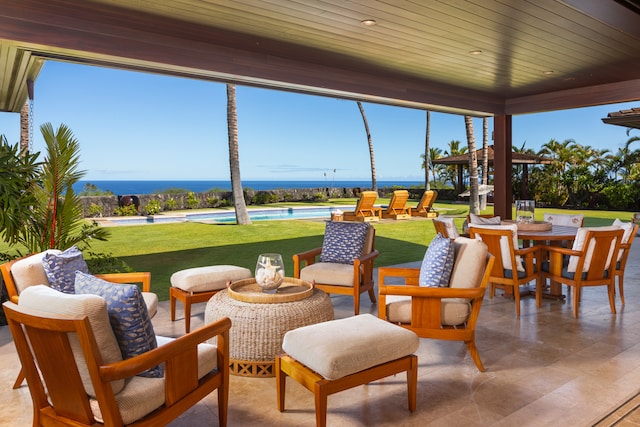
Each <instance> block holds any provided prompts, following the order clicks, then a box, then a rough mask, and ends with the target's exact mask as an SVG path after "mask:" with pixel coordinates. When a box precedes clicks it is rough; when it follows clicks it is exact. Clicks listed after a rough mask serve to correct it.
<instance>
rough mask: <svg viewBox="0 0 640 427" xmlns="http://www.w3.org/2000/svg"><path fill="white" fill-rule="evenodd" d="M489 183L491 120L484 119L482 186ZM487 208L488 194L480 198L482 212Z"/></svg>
mask: <svg viewBox="0 0 640 427" xmlns="http://www.w3.org/2000/svg"><path fill="white" fill-rule="evenodd" d="M488 183H489V118H488V117H485V118H483V119H482V184H483V185H487V184H488ZM486 208H487V194H486V193H485V194H483V195H482V196H481V197H480V210H484V209H486Z"/></svg>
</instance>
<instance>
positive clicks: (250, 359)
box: [204, 289, 333, 377]
mask: <svg viewBox="0 0 640 427" xmlns="http://www.w3.org/2000/svg"><path fill="white" fill-rule="evenodd" d="M223 317H228V318H230V319H231V330H230V331H229V359H230V373H231V374H233V375H239V376H244V377H273V376H275V372H274V365H275V356H276V354H278V353H281V352H282V339H283V337H284V334H285V333H287V332H288V331H290V330H292V329H296V328H299V327H301V326H307V325H311V324H314V323H320V322H325V321H327V320H333V304H332V303H331V299H330V298H329V295H327V294H326V293H325V292H323V291H321V290H319V289H313V292H311V293H310V296H308V297H306V298H303V299H300V300H295V301H288V302H282V303H279V302H268V303H254V302H246V301H240V300H237V299H234V298H232V297H231V296H230V295H229V292H228V290H227V289H225V290H223V291H220V292H218V293H217V294H215V295H214V296H213V297H211V299H210V300H209V302H207V306H206V309H205V315H204V322H205V324H209V323H211V322H214V321H216V320H218V319H221V318H223Z"/></svg>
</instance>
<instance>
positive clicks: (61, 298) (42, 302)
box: [18, 285, 124, 397]
mask: <svg viewBox="0 0 640 427" xmlns="http://www.w3.org/2000/svg"><path fill="white" fill-rule="evenodd" d="M18 307H19V308H21V309H24V308H26V309H27V310H30V314H32V315H34V314H35V315H38V316H40V317H48V318H52V319H55V318H65V317H69V316H72V317H84V316H88V317H89V323H91V329H93V334H94V335H95V338H96V342H97V343H98V347H99V348H100V354H101V355H102V359H103V361H104V362H105V363H114V362H119V361H121V360H122V353H120V347H119V346H118V342H117V341H116V337H115V335H114V333H113V329H111V323H110V322H109V315H108V314H107V303H106V301H105V300H104V298H102V297H99V296H97V295H89V294H87V295H74V294H65V293H62V292H60V291H56V290H55V289H52V288H50V287H48V286H46V285H35V286H30V287H28V288H27V289H25V290H24V292H22V293H21V294H20V302H19V304H18ZM69 339H70V342H71V348H72V349H73V355H74V358H75V360H76V364H77V365H78V371H79V372H80V376H81V378H82V383H83V384H84V388H85V390H86V392H87V394H88V395H90V396H93V397H95V392H94V389H93V384H92V383H91V377H90V375H89V371H88V369H87V364H86V363H85V361H84V356H83V355H82V349H81V347H80V342H79V341H78V337H77V336H75V335H73V336H71V337H70V338H69ZM123 387H124V380H119V381H113V382H111V388H112V389H113V392H114V393H118V392H119V391H120V390H122V388H123Z"/></svg>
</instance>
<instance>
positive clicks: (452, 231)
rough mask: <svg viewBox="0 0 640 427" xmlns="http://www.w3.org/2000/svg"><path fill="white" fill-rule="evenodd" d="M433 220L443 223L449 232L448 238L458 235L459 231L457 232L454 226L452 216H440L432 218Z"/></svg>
mask: <svg viewBox="0 0 640 427" xmlns="http://www.w3.org/2000/svg"><path fill="white" fill-rule="evenodd" d="M434 221H440V222H442V223H444V225H445V227H447V233H449V238H450V239H455V238H458V237H460V233H458V229H457V228H456V224H455V223H454V222H453V218H451V217H446V216H441V217H440V218H438V219H434Z"/></svg>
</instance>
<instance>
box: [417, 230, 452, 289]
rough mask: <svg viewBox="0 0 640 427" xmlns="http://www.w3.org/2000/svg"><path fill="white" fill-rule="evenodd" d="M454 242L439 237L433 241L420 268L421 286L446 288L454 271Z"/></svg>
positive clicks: (439, 235) (441, 236) (440, 235)
mask: <svg viewBox="0 0 640 427" xmlns="http://www.w3.org/2000/svg"><path fill="white" fill-rule="evenodd" d="M453 258H454V249H453V240H451V239H450V238H448V237H444V236H443V235H442V234H440V233H438V235H437V236H436V237H435V238H434V239H433V240H432V241H431V244H430V245H429V247H428V248H427V252H426V253H425V254H424V259H423V260H422V266H421V267H420V281H419V284H420V286H426V287H432V288H437V287H440V288H446V287H448V286H449V279H450V278H451V270H453Z"/></svg>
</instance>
